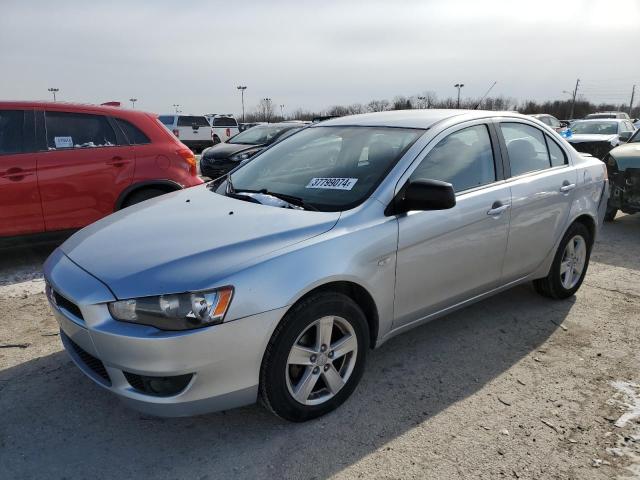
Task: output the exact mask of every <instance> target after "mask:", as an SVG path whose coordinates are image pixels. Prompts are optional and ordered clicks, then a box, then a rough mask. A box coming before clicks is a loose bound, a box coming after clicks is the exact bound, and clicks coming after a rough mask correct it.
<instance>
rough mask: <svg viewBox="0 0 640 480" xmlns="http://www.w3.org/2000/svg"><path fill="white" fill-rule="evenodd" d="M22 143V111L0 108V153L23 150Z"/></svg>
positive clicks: (5, 153) (6, 153)
mask: <svg viewBox="0 0 640 480" xmlns="http://www.w3.org/2000/svg"><path fill="white" fill-rule="evenodd" d="M23 143H24V111H22V110H0V155H9V154H11V153H21V152H23V151H24V150H23V148H24V145H23Z"/></svg>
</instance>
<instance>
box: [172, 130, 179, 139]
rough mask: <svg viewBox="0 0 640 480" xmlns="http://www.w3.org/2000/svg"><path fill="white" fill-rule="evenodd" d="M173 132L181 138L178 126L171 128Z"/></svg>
mask: <svg viewBox="0 0 640 480" xmlns="http://www.w3.org/2000/svg"><path fill="white" fill-rule="evenodd" d="M171 131H172V132H173V134H174V135H175V136H176V138H180V130H178V129H177V128H174V129H173V130H171Z"/></svg>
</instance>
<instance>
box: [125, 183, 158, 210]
mask: <svg viewBox="0 0 640 480" xmlns="http://www.w3.org/2000/svg"><path fill="white" fill-rule="evenodd" d="M165 193H167V192H166V191H164V190H160V189H159V188H144V189H142V190H137V191H135V192H133V193H132V194H131V195H129V196H128V197H127V198H126V200H125V201H124V202H123V203H122V208H127V207H130V206H131V205H135V204H136V203H140V202H144V201H145V200H149V199H150V198H154V197H159V196H160V195H164V194H165Z"/></svg>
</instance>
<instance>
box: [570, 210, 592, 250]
mask: <svg viewBox="0 0 640 480" xmlns="http://www.w3.org/2000/svg"><path fill="white" fill-rule="evenodd" d="M574 223H581V224H583V225H584V226H585V227H586V228H587V230H589V236H590V237H591V238H590V239H589V240H590V241H591V245H590V246H592V245H593V242H594V241H595V238H596V220H595V219H594V218H593V217H592V216H591V215H589V214H587V213H583V214H581V215H578V216H577V217H576V218H575V219H574V220H573V222H571V223H570V224H569V226H568V227H567V228H566V230H565V233H566V231H567V230H568V229H569V227H571V225H573V224H574ZM563 235H564V234H563Z"/></svg>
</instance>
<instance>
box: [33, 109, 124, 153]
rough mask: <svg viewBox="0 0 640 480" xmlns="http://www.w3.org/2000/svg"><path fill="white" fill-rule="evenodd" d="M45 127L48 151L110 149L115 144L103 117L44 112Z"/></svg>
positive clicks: (111, 132)
mask: <svg viewBox="0 0 640 480" xmlns="http://www.w3.org/2000/svg"><path fill="white" fill-rule="evenodd" d="M45 125H46V129H47V147H48V149H49V150H57V149H66V148H92V147H111V146H115V145H116V143H117V142H116V133H115V132H114V131H113V128H111V125H109V121H108V120H107V118H106V117H105V116H103V115H91V114H85V113H68V112H46V113H45Z"/></svg>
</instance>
